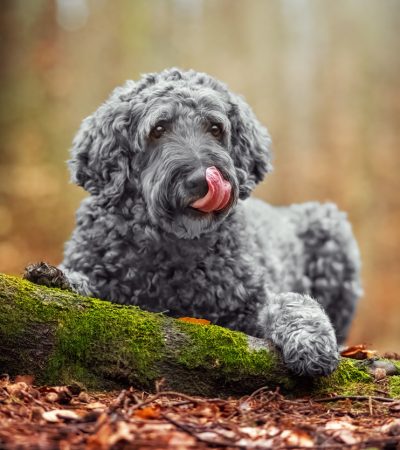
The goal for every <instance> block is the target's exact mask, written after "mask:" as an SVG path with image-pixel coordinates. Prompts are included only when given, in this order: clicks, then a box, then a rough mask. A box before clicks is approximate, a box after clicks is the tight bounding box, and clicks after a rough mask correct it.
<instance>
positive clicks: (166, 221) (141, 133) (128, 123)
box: [69, 69, 271, 238]
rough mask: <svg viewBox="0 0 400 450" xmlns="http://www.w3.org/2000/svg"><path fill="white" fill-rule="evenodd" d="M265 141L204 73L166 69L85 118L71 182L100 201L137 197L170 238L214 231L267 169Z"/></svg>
mask: <svg viewBox="0 0 400 450" xmlns="http://www.w3.org/2000/svg"><path fill="white" fill-rule="evenodd" d="M270 159H271V153H270V138H269V135H268V133H267V130H266V129H265V128H264V127H263V126H262V125H261V124H260V123H259V122H258V121H257V119H256V118H255V116H254V114H253V112H252V111H251V109H250V108H249V106H248V105H247V104H246V103H245V102H244V101H243V100H242V99H241V98H240V97H239V96H237V95H235V94H233V93H232V92H230V91H229V90H228V89H227V87H226V86H225V85H224V84H223V83H221V82H219V81H217V80H215V79H214V78H212V77H210V76H209V75H206V74H204V73H199V72H195V71H187V72H184V71H180V70H178V69H170V70H165V71H163V72H161V73H155V74H148V75H145V76H144V77H143V78H142V79H141V80H140V81H139V82H137V83H134V82H132V81H128V82H127V83H126V84H125V86H123V87H120V88H117V89H115V90H114V92H113V93H112V94H111V96H110V98H109V99H108V100H107V101H106V102H105V103H104V104H103V105H102V106H100V108H99V109H98V110H97V111H96V112H95V113H94V114H92V115H91V116H89V117H88V118H86V119H85V120H84V121H83V123H82V126H81V128H80V130H79V132H78V134H77V135H76V137H75V140H74V142H73V148H72V159H71V160H70V161H69V165H70V169H71V173H72V180H73V181H74V182H75V183H77V184H78V185H80V186H82V187H83V188H85V189H86V190H87V191H88V192H90V193H91V194H92V195H96V196H99V197H101V198H102V199H103V200H104V201H105V202H106V203H108V204H116V203H118V202H120V201H121V200H123V199H126V198H127V196H130V197H132V198H137V197H138V196H139V197H141V198H142V199H144V201H145V203H146V207H147V210H148V213H149V217H150V220H151V222H152V223H153V224H154V225H156V226H160V227H161V228H163V229H164V230H166V231H168V232H172V233H174V234H176V235H177V236H179V237H184V238H194V237H196V236H199V235H200V234H201V233H204V232H207V231H210V230H212V229H214V228H215V227H216V226H217V225H218V224H219V223H220V222H221V221H222V220H223V219H224V218H225V217H226V216H227V215H228V214H229V212H230V211H231V210H232V209H233V208H234V206H235V204H236V203H237V200H238V199H239V198H240V199H244V198H246V197H248V196H249V195H250V193H251V191H252V190H253V188H254V187H255V185H256V184H257V183H258V182H260V181H261V180H262V179H263V177H264V175H265V173H266V172H268V171H269V170H270V168H271V164H270Z"/></svg>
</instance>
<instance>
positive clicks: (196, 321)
mask: <svg viewBox="0 0 400 450" xmlns="http://www.w3.org/2000/svg"><path fill="white" fill-rule="evenodd" d="M178 320H180V321H181V322H186V323H194V324H196V325H210V323H211V322H210V321H209V320H207V319H196V318H194V317H180V318H179V319H178Z"/></svg>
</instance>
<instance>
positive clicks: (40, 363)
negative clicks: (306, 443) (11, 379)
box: [0, 274, 400, 397]
mask: <svg viewBox="0 0 400 450" xmlns="http://www.w3.org/2000/svg"><path fill="white" fill-rule="evenodd" d="M393 367H394V373H397V374H396V375H394V376H391V377H387V382H386V384H385V383H380V384H379V390H380V392H382V389H386V392H387V393H388V394H389V395H392V396H399V397H400V364H399V363H398V362H397V363H396V362H394V363H392V368H393ZM396 371H397V372H396ZM0 372H6V373H8V374H10V375H12V376H13V375H21V374H30V375H33V376H34V377H35V382H36V384H39V383H47V384H69V383H72V382H77V383H81V384H84V385H86V386H87V387H89V388H96V389H99V388H102V389H103V388H115V387H120V386H126V385H133V386H135V387H138V388H142V389H147V390H154V389H156V387H158V388H162V389H171V390H178V391H180V392H186V393H190V394H202V395H207V396H217V395H218V396H221V395H233V394H246V393H250V392H252V391H254V390H256V389H258V388H260V387H261V386H268V387H270V388H271V389H273V388H275V387H277V386H279V387H280V389H281V390H282V391H284V392H291V393H293V394H295V395H304V394H305V393H307V394H312V395H317V396H318V395H319V396H320V395H326V394H330V393H335V394H342V395H374V392H375V389H377V388H378V386H377V385H376V384H375V382H374V377H373V376H372V375H371V373H369V372H368V365H366V364H363V365H362V364H360V362H359V361H355V360H351V359H347V358H346V359H343V360H342V361H341V363H340V365H339V368H338V370H336V371H335V372H334V373H333V374H332V375H330V376H328V377H321V378H317V379H314V380H310V379H304V378H300V377H296V376H294V375H293V374H291V373H290V372H288V371H287V370H286V368H285V367H284V365H283V364H282V361H281V358H280V355H279V352H278V351H277V350H276V349H274V348H273V346H272V345H271V344H270V343H269V342H267V341H265V340H262V339H256V338H253V337H250V336H246V335H245V334H243V333H240V332H235V331H231V330H228V329H225V328H222V327H219V326H215V325H198V324H191V323H186V322H182V321H179V320H176V319H172V318H170V317H167V316H165V315H163V314H156V313H150V312H146V311H143V310H141V309H139V308H137V307H132V306H121V305H116V304H112V303H110V302H107V301H102V300H98V299H93V298H88V297H82V296H80V295H76V294H74V293H71V292H68V291H63V290H59V289H49V288H46V287H43V286H38V285H35V284H32V283H30V282H28V281H26V280H22V279H19V278H16V277H11V276H7V275H1V274H0ZM392 372H393V370H392Z"/></svg>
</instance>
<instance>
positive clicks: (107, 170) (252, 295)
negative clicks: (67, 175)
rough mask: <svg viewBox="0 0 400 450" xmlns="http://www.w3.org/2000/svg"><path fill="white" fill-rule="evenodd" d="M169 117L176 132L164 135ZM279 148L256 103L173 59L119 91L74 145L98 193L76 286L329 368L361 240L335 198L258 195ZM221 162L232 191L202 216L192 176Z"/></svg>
mask: <svg viewBox="0 0 400 450" xmlns="http://www.w3.org/2000/svg"><path fill="white" fill-rule="evenodd" d="M160 122H162V123H163V124H166V127H167V132H166V133H165V136H163V137H162V138H160V139H152V138H151V130H152V129H153V128H154V126H155V125H156V124H157V123H160ZM214 122H218V123H219V124H220V126H221V127H222V128H223V134H222V136H221V138H215V137H214V136H213V135H212V134H211V133H210V132H209V131H208V127H209V124H210V123H214ZM270 144H271V142H270V138H269V135H268V133H267V130H266V129H265V128H264V127H263V126H262V125H261V124H260V123H259V122H258V121H257V119H256V118H255V116H254V114H253V113H252V111H251V110H250V108H249V106H248V105H247V104H246V103H245V102H244V101H243V100H242V99H241V98H240V97H239V96H237V95H235V94H233V93H232V92H230V91H229V90H228V89H227V87H226V86H225V85H224V84H222V83H220V82H219V81H217V80H215V79H214V78H212V77H210V76H209V75H206V74H204V73H198V72H195V71H187V72H185V71H181V70H178V69H170V70H165V71H163V72H161V73H154V74H148V75H146V76H144V77H143V78H142V79H141V80H140V81H139V82H137V83H134V82H132V81H128V82H127V83H126V84H125V86H123V87H120V88H117V89H116V90H115V91H114V92H113V93H112V94H111V97H110V98H109V99H108V100H107V101H106V102H105V103H104V104H103V105H102V106H100V108H99V109H98V110H97V111H96V112H95V113H94V114H92V115H91V116H90V117H88V118H87V119H85V120H84V121H83V124H82V126H81V128H80V130H79V132H78V134H77V136H76V138H75V140H74V143H73V148H72V159H71V161H70V169H71V173H72V180H73V181H74V182H75V183H77V184H78V185H80V186H82V187H83V188H84V189H86V190H87V191H88V192H89V193H90V194H91V195H90V196H89V197H88V198H86V199H85V200H84V201H83V202H82V205H81V206H80V208H79V210H78V212H77V225H76V229H75V231H74V232H73V235H72V238H71V240H70V241H69V242H68V243H67V244H66V248H65V259H64V261H63V264H62V265H61V266H60V268H62V270H63V271H64V272H65V274H66V275H67V277H68V280H69V282H70V283H71V285H72V286H73V287H74V289H75V290H76V291H78V292H80V293H82V294H86V295H89V294H90V295H94V296H96V297H100V298H104V299H108V300H111V301H113V302H116V303H122V304H130V305H139V306H141V307H143V308H145V309H148V310H151V311H163V312H167V313H168V314H170V315H172V316H182V315H184V316H194V317H203V318H208V319H210V320H211V321H212V322H213V323H215V324H219V325H222V326H226V327H229V328H232V329H236V330H241V331H244V332H246V333H248V334H250V335H253V336H260V337H265V338H270V339H272V341H273V342H274V343H275V344H276V346H277V347H278V348H279V349H280V350H281V351H282V354H283V357H284V360H285V362H286V364H287V365H288V367H289V368H290V369H292V370H293V371H294V372H295V373H298V374H303V375H312V376H314V375H320V374H327V373H330V372H331V371H332V370H334V368H335V367H336V365H337V361H338V350H337V341H338V342H339V343H341V342H343V341H344V339H345V338H346V335H347V331H348V327H349V325H350V322H351V319H352V316H353V313H354V308H355V305H356V302H357V299H358V297H359V296H360V294H361V288H360V279H359V271H360V258H359V253H358V249H357V245H356V243H355V240H354V238H353V236H352V232H351V227H350V225H349V223H348V222H347V220H346V216H345V214H344V213H342V212H339V211H338V209H337V208H336V206H335V205H333V204H319V203H306V204H302V205H292V206H290V207H286V208H282V207H281V208H277V207H272V206H270V205H267V204H265V203H263V202H262V201H260V200H255V199H247V197H249V195H250V193H251V191H252V190H253V188H254V187H255V185H256V184H257V183H258V182H260V181H261V180H262V179H263V177H264V175H265V174H266V173H267V172H268V171H269V170H270V169H271V163H270V159H271V152H270ZM210 166H216V167H217V168H218V169H219V170H220V171H221V173H222V174H223V176H224V178H226V179H227V180H229V181H230V183H231V185H232V190H233V199H232V202H231V204H230V205H229V207H227V208H225V209H224V210H222V211H220V212H214V213H210V214H203V213H200V212H198V211H194V210H192V209H191V208H190V207H189V205H190V203H191V202H192V201H193V200H194V199H195V195H194V193H193V192H191V190H190V189H189V187H188V186H189V183H188V181H187V180H188V178H189V177H190V175H191V174H193V173H194V172H195V171H196V170H199V169H202V168H204V167H210ZM335 332H336V336H335Z"/></svg>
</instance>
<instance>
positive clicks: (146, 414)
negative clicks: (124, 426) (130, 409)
mask: <svg viewBox="0 0 400 450" xmlns="http://www.w3.org/2000/svg"><path fill="white" fill-rule="evenodd" d="M134 416H135V417H139V418H140V419H159V418H160V409H159V408H155V407H154V406H148V407H147V408H142V409H138V410H136V411H135V412H134Z"/></svg>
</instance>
